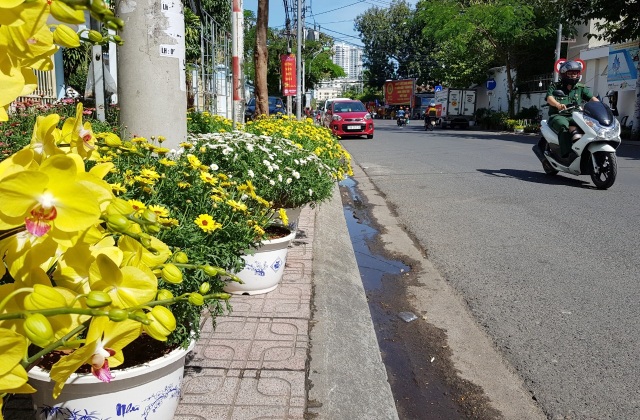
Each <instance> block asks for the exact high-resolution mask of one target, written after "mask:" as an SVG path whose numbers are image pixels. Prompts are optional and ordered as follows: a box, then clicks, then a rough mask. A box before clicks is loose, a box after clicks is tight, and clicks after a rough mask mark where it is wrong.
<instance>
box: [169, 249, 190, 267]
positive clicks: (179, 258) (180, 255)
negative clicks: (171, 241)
mask: <svg viewBox="0 0 640 420" xmlns="http://www.w3.org/2000/svg"><path fill="white" fill-rule="evenodd" d="M173 260H174V261H175V262H177V263H178V264H187V263H188V262H189V256H188V255H187V254H186V252H182V251H178V252H176V253H175V254H173Z"/></svg>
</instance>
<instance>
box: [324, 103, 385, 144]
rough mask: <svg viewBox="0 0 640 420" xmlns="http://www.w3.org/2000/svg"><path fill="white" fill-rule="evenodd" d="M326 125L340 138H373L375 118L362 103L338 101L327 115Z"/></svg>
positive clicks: (332, 105)
mask: <svg viewBox="0 0 640 420" xmlns="http://www.w3.org/2000/svg"><path fill="white" fill-rule="evenodd" d="M325 124H327V126H328V127H329V128H330V129H331V131H332V132H333V134H335V135H336V136H338V138H342V137H348V136H367V138H368V139H372V138H373V117H372V116H371V114H370V113H369V111H367V108H366V107H365V106H364V104H363V103H362V102H360V101H356V100H345V99H341V100H336V101H335V102H333V103H332V104H331V106H330V107H329V109H328V110H327V112H326V114H325Z"/></svg>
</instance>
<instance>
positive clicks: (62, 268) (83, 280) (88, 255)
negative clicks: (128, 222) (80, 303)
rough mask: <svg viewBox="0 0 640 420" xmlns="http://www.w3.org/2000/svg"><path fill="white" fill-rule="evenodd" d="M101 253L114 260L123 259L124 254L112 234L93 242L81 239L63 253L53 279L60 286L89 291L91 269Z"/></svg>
mask: <svg viewBox="0 0 640 420" xmlns="http://www.w3.org/2000/svg"><path fill="white" fill-rule="evenodd" d="M99 254H106V255H107V256H108V257H109V258H110V259H111V260H113V261H122V256H123V253H122V251H121V250H120V249H119V248H118V247H116V246H115V242H114V239H113V237H111V236H109V237H106V238H103V239H101V240H100V241H98V242H97V243H93V244H90V243H87V242H81V241H79V242H78V243H76V244H75V245H74V246H72V247H70V248H68V249H67V250H66V251H65V253H64V255H62V257H61V258H60V260H59V261H58V264H57V266H56V271H55V272H54V273H53V280H54V281H55V282H56V284H57V285H58V286H60V287H65V288H67V289H70V290H73V291H75V292H76V293H82V294H87V293H89V292H90V291H91V286H90V285H89V269H90V266H91V264H92V263H93V262H94V261H95V259H96V257H97V256H98V255H99Z"/></svg>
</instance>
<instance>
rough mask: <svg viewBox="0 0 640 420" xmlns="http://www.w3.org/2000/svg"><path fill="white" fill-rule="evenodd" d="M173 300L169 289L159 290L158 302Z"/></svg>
mask: <svg viewBox="0 0 640 420" xmlns="http://www.w3.org/2000/svg"><path fill="white" fill-rule="evenodd" d="M169 299H173V293H171V291H169V290H167V289H160V290H158V300H169Z"/></svg>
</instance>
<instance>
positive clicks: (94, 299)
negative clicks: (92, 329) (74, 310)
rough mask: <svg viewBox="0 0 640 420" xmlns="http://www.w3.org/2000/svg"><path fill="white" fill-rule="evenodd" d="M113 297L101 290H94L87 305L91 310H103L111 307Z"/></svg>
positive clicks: (90, 293) (88, 297)
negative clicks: (108, 306)
mask: <svg viewBox="0 0 640 420" xmlns="http://www.w3.org/2000/svg"><path fill="white" fill-rule="evenodd" d="M111 302H112V301H111V296H109V294H108V293H107V292H103V291H101V290H92V291H91V292H89V295H88V296H87V300H86V301H85V303H86V304H87V306H88V307H89V308H103V307H105V306H107V305H111Z"/></svg>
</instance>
